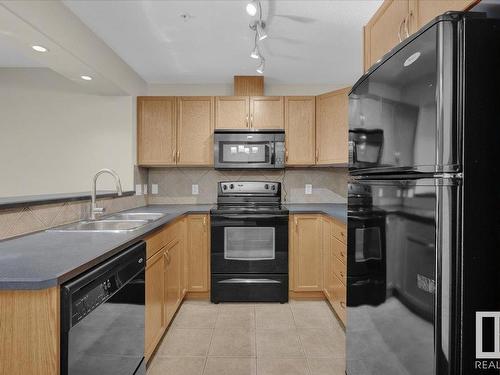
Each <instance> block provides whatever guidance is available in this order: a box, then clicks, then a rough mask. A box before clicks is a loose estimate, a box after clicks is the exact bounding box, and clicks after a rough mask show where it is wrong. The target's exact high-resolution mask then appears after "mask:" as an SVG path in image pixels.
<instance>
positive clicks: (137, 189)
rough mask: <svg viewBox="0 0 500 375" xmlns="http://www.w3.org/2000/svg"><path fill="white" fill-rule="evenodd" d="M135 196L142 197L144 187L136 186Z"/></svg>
mask: <svg viewBox="0 0 500 375" xmlns="http://www.w3.org/2000/svg"><path fill="white" fill-rule="evenodd" d="M135 195H142V185H140V184H137V185H135Z"/></svg>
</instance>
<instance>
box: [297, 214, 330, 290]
mask: <svg viewBox="0 0 500 375" xmlns="http://www.w3.org/2000/svg"><path fill="white" fill-rule="evenodd" d="M290 229H291V231H292V233H291V238H292V244H293V245H292V246H293V250H292V252H293V254H292V256H293V261H292V264H293V280H292V290H293V291H295V292H313V291H322V290H323V272H322V271H321V270H322V242H323V241H322V235H321V234H322V233H321V215H293V223H292V228H290Z"/></svg>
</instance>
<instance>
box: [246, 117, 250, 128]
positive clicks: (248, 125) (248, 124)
mask: <svg viewBox="0 0 500 375" xmlns="http://www.w3.org/2000/svg"><path fill="white" fill-rule="evenodd" d="M245 121H246V124H247V128H249V127H250V123H249V122H248V115H247V117H246V118H245Z"/></svg>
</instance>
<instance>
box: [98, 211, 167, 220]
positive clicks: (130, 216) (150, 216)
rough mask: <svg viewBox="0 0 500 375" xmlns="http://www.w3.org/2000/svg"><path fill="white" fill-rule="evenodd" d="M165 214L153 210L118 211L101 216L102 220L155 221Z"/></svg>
mask: <svg viewBox="0 0 500 375" xmlns="http://www.w3.org/2000/svg"><path fill="white" fill-rule="evenodd" d="M163 216H165V215H164V214H159V213H153V212H127V213H122V214H120V213H118V214H114V215H111V216H108V217H106V218H103V219H102V220H103V221H108V220H146V221H155V220H158V219H160V218H162V217H163Z"/></svg>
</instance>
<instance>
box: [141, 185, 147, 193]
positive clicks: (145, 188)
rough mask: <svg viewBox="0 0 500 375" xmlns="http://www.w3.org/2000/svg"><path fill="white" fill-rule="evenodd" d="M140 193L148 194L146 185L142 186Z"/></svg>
mask: <svg viewBox="0 0 500 375" xmlns="http://www.w3.org/2000/svg"><path fill="white" fill-rule="evenodd" d="M142 191H143V192H144V195H146V194H147V193H148V184H144V187H143V189H142Z"/></svg>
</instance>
